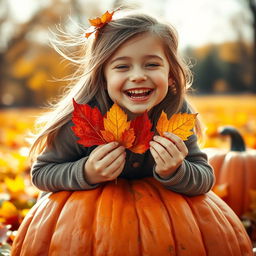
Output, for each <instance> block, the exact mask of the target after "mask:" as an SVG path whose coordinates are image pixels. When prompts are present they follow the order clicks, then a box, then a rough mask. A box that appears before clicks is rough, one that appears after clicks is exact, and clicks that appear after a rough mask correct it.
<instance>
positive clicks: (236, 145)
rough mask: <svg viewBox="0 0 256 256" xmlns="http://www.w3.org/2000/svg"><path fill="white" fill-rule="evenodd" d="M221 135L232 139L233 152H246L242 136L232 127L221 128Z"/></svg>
mask: <svg viewBox="0 0 256 256" xmlns="http://www.w3.org/2000/svg"><path fill="white" fill-rule="evenodd" d="M219 133H220V134H221V135H229V136H230V138H231V148H230V150H231V151H241V152H242V151H245V150H246V147H245V143H244V139H243V137H242V135H241V134H240V133H239V132H238V130H237V129H235V128H234V127H232V126H225V127H221V128H220V131H219Z"/></svg>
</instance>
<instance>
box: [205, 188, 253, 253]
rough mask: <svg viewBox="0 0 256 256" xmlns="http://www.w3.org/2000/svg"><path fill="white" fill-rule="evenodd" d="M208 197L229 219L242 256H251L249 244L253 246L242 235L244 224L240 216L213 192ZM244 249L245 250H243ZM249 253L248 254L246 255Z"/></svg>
mask: <svg viewBox="0 0 256 256" xmlns="http://www.w3.org/2000/svg"><path fill="white" fill-rule="evenodd" d="M208 197H209V198H210V199H211V201H212V202H214V203H215V205H216V206H217V207H218V208H219V209H220V210H221V211H222V213H223V214H224V215H225V217H226V218H227V219H228V221H229V223H230V225H231V226H232V228H233V229H234V233H235V235H236V238H237V241H238V244H239V245H240V246H239V248H240V251H241V252H242V253H243V254H241V255H243V256H246V255H248V256H251V255H252V254H251V253H252V252H251V251H248V250H247V249H248V246H246V243H247V244H251V241H250V239H249V237H248V236H243V235H242V230H243V229H244V227H243V225H242V222H241V221H240V219H239V218H238V216H237V215H236V214H235V212H234V211H233V210H232V209H231V208H230V207H229V206H228V205H227V204H226V203H225V202H224V201H223V200H222V199H220V198H219V197H218V196H217V195H216V194H215V193H213V192H212V191H211V192H209V193H208ZM242 247H243V248H242ZM245 253H247V254H245Z"/></svg>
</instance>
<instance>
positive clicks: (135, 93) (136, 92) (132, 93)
mask: <svg viewBox="0 0 256 256" xmlns="http://www.w3.org/2000/svg"><path fill="white" fill-rule="evenodd" d="M152 91H153V89H130V90H127V91H125V93H126V94H127V95H128V96H129V97H137V98H138V97H146V96H148V95H149V94H150V93H151V92H152Z"/></svg>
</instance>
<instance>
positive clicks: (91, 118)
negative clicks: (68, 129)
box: [72, 99, 106, 147]
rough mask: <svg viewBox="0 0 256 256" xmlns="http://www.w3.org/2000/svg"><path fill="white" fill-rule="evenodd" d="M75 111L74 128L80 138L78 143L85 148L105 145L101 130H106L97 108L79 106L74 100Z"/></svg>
mask: <svg viewBox="0 0 256 256" xmlns="http://www.w3.org/2000/svg"><path fill="white" fill-rule="evenodd" d="M73 105H74V111H73V116H72V121H73V123H74V124H75V126H73V127H72V130H73V131H74V133H75V135H76V136H77V137H79V140H78V141H77V142H78V143H79V144H82V145H83V146H85V147H91V146H94V145H102V144H105V143H106V141H105V140H104V138H103V136H102V134H101V132H100V131H101V130H104V124H103V116H102V114H101V113H100V111H99V109H98V108H97V107H95V108H92V107H90V106H89V105H87V104H77V103H76V102H75V100H74V99H73Z"/></svg>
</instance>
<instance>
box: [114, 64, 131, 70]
mask: <svg viewBox="0 0 256 256" xmlns="http://www.w3.org/2000/svg"><path fill="white" fill-rule="evenodd" d="M126 68H129V66H128V65H118V66H115V67H114V69H126Z"/></svg>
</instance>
